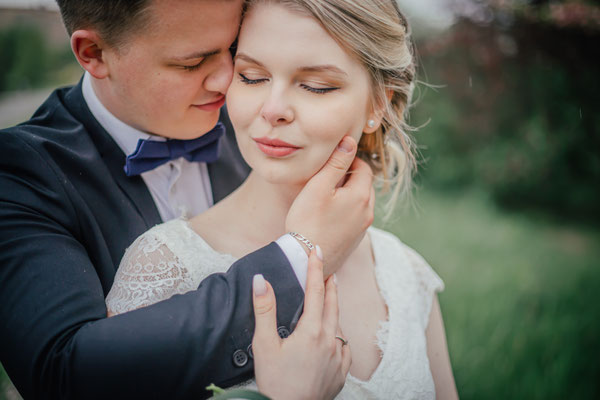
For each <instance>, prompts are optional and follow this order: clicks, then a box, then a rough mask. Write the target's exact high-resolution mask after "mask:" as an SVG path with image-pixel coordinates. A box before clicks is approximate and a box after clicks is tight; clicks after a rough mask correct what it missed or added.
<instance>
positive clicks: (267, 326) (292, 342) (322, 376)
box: [252, 250, 351, 400]
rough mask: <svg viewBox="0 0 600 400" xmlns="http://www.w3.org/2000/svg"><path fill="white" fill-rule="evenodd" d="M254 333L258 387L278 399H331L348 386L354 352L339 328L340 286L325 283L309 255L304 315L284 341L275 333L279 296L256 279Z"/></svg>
mask: <svg viewBox="0 0 600 400" xmlns="http://www.w3.org/2000/svg"><path fill="white" fill-rule="evenodd" d="M253 287H254V296H253V300H254V315H255V318H256V328H255V331H254V338H253V340H252V350H253V354H254V363H255V374H256V382H257V384H258V388H259V390H260V391H261V392H262V393H264V394H265V395H267V396H269V397H270V398H272V399H274V400H279V399H286V400H287V399H331V398H333V397H335V396H336V395H337V394H338V393H339V391H340V390H341V389H342V387H343V386H344V382H345V381H346V375H347V374H348V371H349V370H350V363H351V355H350V347H349V346H348V345H346V344H342V343H343V342H342V341H341V340H339V339H337V338H336V336H339V337H340V338H343V337H344V336H343V334H342V332H341V330H340V328H339V322H338V321H339V310H338V299H337V287H336V285H335V283H334V281H333V277H331V278H329V279H328V280H327V281H326V282H323V263H322V262H321V260H320V259H319V258H318V257H317V255H316V252H315V251H314V250H313V251H312V253H311V254H310V256H309V262H308V276H307V280H306V295H305V299H304V313H303V314H302V317H301V318H300V320H299V321H298V325H297V327H296V329H295V330H294V332H293V333H292V334H291V335H290V336H289V337H288V338H286V339H281V338H280V337H279V335H278V334H277V314H276V304H275V294H274V292H273V288H272V287H271V285H270V284H269V283H268V282H267V281H265V280H264V278H262V276H260V275H257V276H255V278H254V284H253Z"/></svg>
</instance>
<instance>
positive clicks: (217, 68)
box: [203, 51, 233, 93]
mask: <svg viewBox="0 0 600 400" xmlns="http://www.w3.org/2000/svg"><path fill="white" fill-rule="evenodd" d="M213 57H214V58H213V60H211V61H212V63H211V71H210V72H209V73H208V75H206V78H205V79H204V83H203V87H204V89H205V90H206V91H209V92H219V93H225V92H227V89H228V88H229V85H230V84H231V80H232V79H233V60H232V59H231V53H229V52H228V51H225V52H223V53H220V54H216V55H214V56H213Z"/></svg>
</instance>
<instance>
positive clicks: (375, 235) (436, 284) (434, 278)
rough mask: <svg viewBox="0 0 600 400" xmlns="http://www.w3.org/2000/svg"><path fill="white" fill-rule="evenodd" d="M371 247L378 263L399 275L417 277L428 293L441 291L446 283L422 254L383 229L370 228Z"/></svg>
mask: <svg viewBox="0 0 600 400" xmlns="http://www.w3.org/2000/svg"><path fill="white" fill-rule="evenodd" d="M369 235H370V238H371V246H372V247H373V253H374V255H375V258H376V259H377V261H378V263H379V262H380V261H381V264H384V265H387V266H388V267H389V268H388V269H392V270H394V271H396V272H398V273H400V272H401V271H404V272H407V273H410V274H411V275H413V276H415V277H416V279H417V281H418V282H419V283H420V285H421V286H422V287H426V291H427V292H430V291H435V292H438V291H441V290H443V288H444V283H443V281H442V279H441V278H440V277H439V276H438V274H437V273H436V272H435V271H434V269H433V268H432V267H431V266H430V265H429V263H428V262H427V261H426V260H425V258H424V257H423V256H421V254H419V253H418V252H417V251H416V250H415V249H413V248H412V247H410V246H408V245H407V244H405V243H404V242H402V241H401V240H400V239H399V238H398V237H397V236H396V235H394V234H393V233H391V232H388V231H384V230H383V229H379V228H374V227H371V228H369Z"/></svg>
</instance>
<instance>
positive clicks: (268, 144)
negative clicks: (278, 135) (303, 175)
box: [252, 137, 301, 157]
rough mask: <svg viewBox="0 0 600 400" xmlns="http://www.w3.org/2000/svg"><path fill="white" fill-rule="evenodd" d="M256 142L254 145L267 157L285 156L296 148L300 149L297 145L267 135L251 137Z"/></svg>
mask: <svg viewBox="0 0 600 400" xmlns="http://www.w3.org/2000/svg"><path fill="white" fill-rule="evenodd" d="M252 140H254V141H255V142H256V145H257V146H258V148H259V149H260V151H262V152H263V153H265V154H266V155H268V156H269V157H285V156H289V155H290V154H292V153H294V152H295V151H296V150H299V149H301V147H299V146H294V145H293V144H290V143H287V142H284V141H283V140H279V139H269V138H267V137H262V138H258V139H255V138H252Z"/></svg>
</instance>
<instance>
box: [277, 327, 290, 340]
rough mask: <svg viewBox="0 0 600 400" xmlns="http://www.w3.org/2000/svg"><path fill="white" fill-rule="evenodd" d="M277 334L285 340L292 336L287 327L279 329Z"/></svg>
mask: <svg viewBox="0 0 600 400" xmlns="http://www.w3.org/2000/svg"><path fill="white" fill-rule="evenodd" d="M277 333H278V334H279V337H280V338H282V339H285V338H286V337H288V336H290V331H289V330H288V328H286V327H285V326H280V327H279V328H277Z"/></svg>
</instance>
